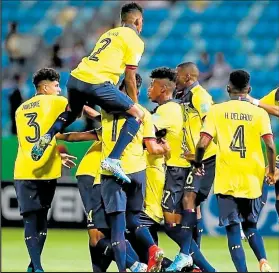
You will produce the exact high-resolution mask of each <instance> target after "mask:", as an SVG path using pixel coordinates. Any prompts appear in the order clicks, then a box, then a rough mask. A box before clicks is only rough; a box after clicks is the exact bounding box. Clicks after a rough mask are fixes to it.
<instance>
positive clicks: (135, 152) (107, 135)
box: [101, 104, 155, 175]
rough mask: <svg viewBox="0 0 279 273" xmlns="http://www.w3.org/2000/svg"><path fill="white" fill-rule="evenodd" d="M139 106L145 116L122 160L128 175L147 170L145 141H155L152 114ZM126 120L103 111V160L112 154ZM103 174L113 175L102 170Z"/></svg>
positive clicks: (123, 167)
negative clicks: (151, 139) (147, 139)
mask: <svg viewBox="0 0 279 273" xmlns="http://www.w3.org/2000/svg"><path fill="white" fill-rule="evenodd" d="M137 105H138V106H139V107H140V108H141V109H142V110H143V111H144V113H145V116H144V119H143V121H142V123H141V126H140V129H139V131H138V132H137V134H136V136H135V137H134V138H133V140H132V141H131V142H130V143H129V144H128V146H127V147H126V148H125V150H124V152H123V154H122V156H121V158H120V159H121V166H122V169H123V170H124V172H125V173H126V174H131V173H136V172H139V171H143V170H145V169H146V160H145V156H144V150H143V140H144V138H154V139H155V128H154V125H153V123H152V118H151V114H150V113H149V112H148V111H147V110H146V109H145V108H143V107H142V106H140V105H139V104H137ZM125 120H126V119H125V118H124V117H122V116H118V115H112V114H108V113H107V112H105V111H102V160H103V159H105V158H106V157H108V156H109V154H110V153H111V151H112V149H113V147H114V145H115V143H116V141H117V139H118V137H119V133H120V130H121V128H122V127H123V124H124V122H125ZM101 172H102V174H105V175H111V173H110V172H108V171H106V170H102V171H101Z"/></svg>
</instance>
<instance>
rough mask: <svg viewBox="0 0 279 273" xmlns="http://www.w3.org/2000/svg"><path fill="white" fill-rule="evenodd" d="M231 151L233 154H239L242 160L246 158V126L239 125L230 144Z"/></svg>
mask: <svg viewBox="0 0 279 273" xmlns="http://www.w3.org/2000/svg"><path fill="white" fill-rule="evenodd" d="M230 149H231V150H232V151H233V152H239V153H240V158H245V153H246V147H245V144H244V125H239V126H238V127H237V129H236V131H235V133H234V135H233V140H232V142H231V144H230Z"/></svg>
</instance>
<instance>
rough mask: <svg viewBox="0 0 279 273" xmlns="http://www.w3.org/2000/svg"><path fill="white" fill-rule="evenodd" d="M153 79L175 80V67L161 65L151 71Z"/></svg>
mask: <svg viewBox="0 0 279 273" xmlns="http://www.w3.org/2000/svg"><path fill="white" fill-rule="evenodd" d="M150 78H151V79H168V80H169V81H171V82H175V78H176V73H175V71H174V70H173V69H171V68H168V67H159V68H156V69H154V70H152V71H151V74H150Z"/></svg>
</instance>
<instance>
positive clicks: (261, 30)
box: [1, 0, 279, 135]
mask: <svg viewBox="0 0 279 273" xmlns="http://www.w3.org/2000/svg"><path fill="white" fill-rule="evenodd" d="M139 2H140V3H143V2H148V1H139ZM149 2H150V1H149ZM159 2H161V4H160V3H157V4H156V5H148V3H147V4H146V3H145V4H144V6H145V7H144V8H145V12H144V30H143V33H142V37H143V39H144V41H145V53H144V56H143V58H142V61H141V63H140V67H139V72H140V73H141V74H142V76H143V78H144V81H143V87H142V90H141V95H140V101H141V103H143V104H144V105H146V106H147V107H149V108H151V107H152V104H150V103H148V100H147V92H146V90H147V87H148V82H149V79H148V76H149V73H150V71H151V70H152V69H153V68H156V67H158V66H169V67H175V66H176V65H177V64H178V63H181V62H183V61H194V62H198V61H199V56H200V54H201V52H204V51H206V52H207V53H208V54H209V55H210V57H211V59H213V57H214V55H215V54H216V53H217V52H222V53H223V54H224V57H225V61H226V62H227V63H228V65H229V66H230V67H231V68H232V69H236V68H245V69H247V70H248V71H249V72H250V73H251V77H252V87H253V96H255V97H257V98H260V97H262V96H263V95H265V94H266V93H267V92H269V91H270V90H271V89H273V88H275V87H276V86H278V74H279V58H278V51H279V27H278V22H277V21H278V18H279V9H278V2H277V1H237V2H234V1H203V2H200V1H196V3H195V1H172V2H169V3H168V4H164V3H162V1H159ZM122 4H123V2H121V1H72V0H68V1H39V0H38V1H13V0H10V1H5V0H4V1H2V33H1V35H2V68H3V77H4V78H3V81H2V108H1V111H2V133H3V135H9V134H10V120H9V103H8V96H9V94H10V92H11V91H12V89H13V84H12V82H11V79H12V76H13V73H14V71H17V72H18V69H19V71H20V72H22V71H24V73H23V74H24V77H25V79H26V80H25V84H24V85H23V86H22V87H21V90H22V95H23V97H24V99H28V98H30V97H31V96H32V95H33V94H34V88H33V85H32V73H33V72H34V71H35V70H37V69H39V68H41V67H43V66H49V65H50V60H49V59H50V52H51V48H52V47H53V46H54V44H56V43H58V44H59V45H60V47H61V52H60V57H61V59H62V61H63V63H64V65H63V68H60V69H59V71H60V72H61V87H62V89H63V94H64V95H66V90H65V84H66V81H67V78H68V76H69V71H70V67H69V62H68V61H67V60H68V58H69V57H71V54H72V53H71V52H72V48H73V47H74V45H75V43H76V42H78V41H83V42H84V52H85V55H88V54H89V53H90V52H91V50H92V47H93V46H94V43H95V41H96V39H97V38H98V36H99V35H100V34H101V33H102V32H103V31H105V30H106V29H109V28H111V27H112V26H113V25H115V24H118V21H119V20H118V19H119V18H118V12H115V11H116V10H118V9H119V7H120V6H121V5H122ZM149 4H150V3H149ZM170 6H171V8H170ZM11 21H16V22H17V23H18V32H19V33H20V34H22V35H23V37H24V35H26V37H27V39H25V40H24V41H25V43H26V41H27V42H28V40H29V38H28V37H33V38H34V37H35V38H34V39H35V40H36V41H37V42H36V43H33V46H34V51H32V54H29V55H28V58H27V62H26V64H25V65H24V66H23V67H20V68H14V65H13V64H11V62H10V60H9V55H8V53H7V51H6V50H5V42H6V38H7V35H8V29H9V22H11ZM26 45H28V43H26ZM209 92H210V93H211V94H212V96H213V98H214V100H215V101H216V102H220V101H222V100H225V99H227V96H226V92H225V90H224V89H223V88H221V89H220V88H217V89H216V88H213V89H209ZM275 123H277V124H275ZM275 123H274V126H275V127H274V128H275V129H276V130H279V127H278V121H277V122H275ZM83 127H84V121H83V120H79V121H77V122H75V123H74V124H73V126H72V127H71V129H76V130H81V129H82V128H83Z"/></svg>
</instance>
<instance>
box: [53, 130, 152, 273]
mask: <svg viewBox="0 0 279 273" xmlns="http://www.w3.org/2000/svg"><path fill="white" fill-rule="evenodd" d="M100 133H101V130H91V131H87V132H71V133H66V134H58V135H56V139H59V140H64V141H68V142H79V141H90V140H91V141H92V140H93V141H94V142H93V144H92V145H91V146H90V148H89V149H88V151H87V152H86V154H85V156H84V157H83V159H82V160H81V162H80V164H79V167H78V170H77V173H76V177H77V180H78V188H79V192H80V196H81V199H82V202H83V205H84V208H85V211H86V214H87V229H88V235H89V251H90V257H91V262H92V267H93V271H94V272H106V271H107V269H108V267H109V265H110V263H111V261H112V260H114V255H113V251H112V246H111V243H110V239H109V238H110V229H109V225H108V223H107V217H106V213H105V209H104V205H103V202H102V197H101V185H100V165H101V151H102V142H101V135H100ZM92 163H94V164H93V165H92ZM126 248H127V255H126V267H127V268H129V269H130V270H131V271H132V272H145V271H146V269H147V265H146V264H143V263H140V262H139V257H138V255H137V254H136V253H135V251H134V250H133V248H132V247H131V245H130V243H129V242H128V241H127V240H126Z"/></svg>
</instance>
